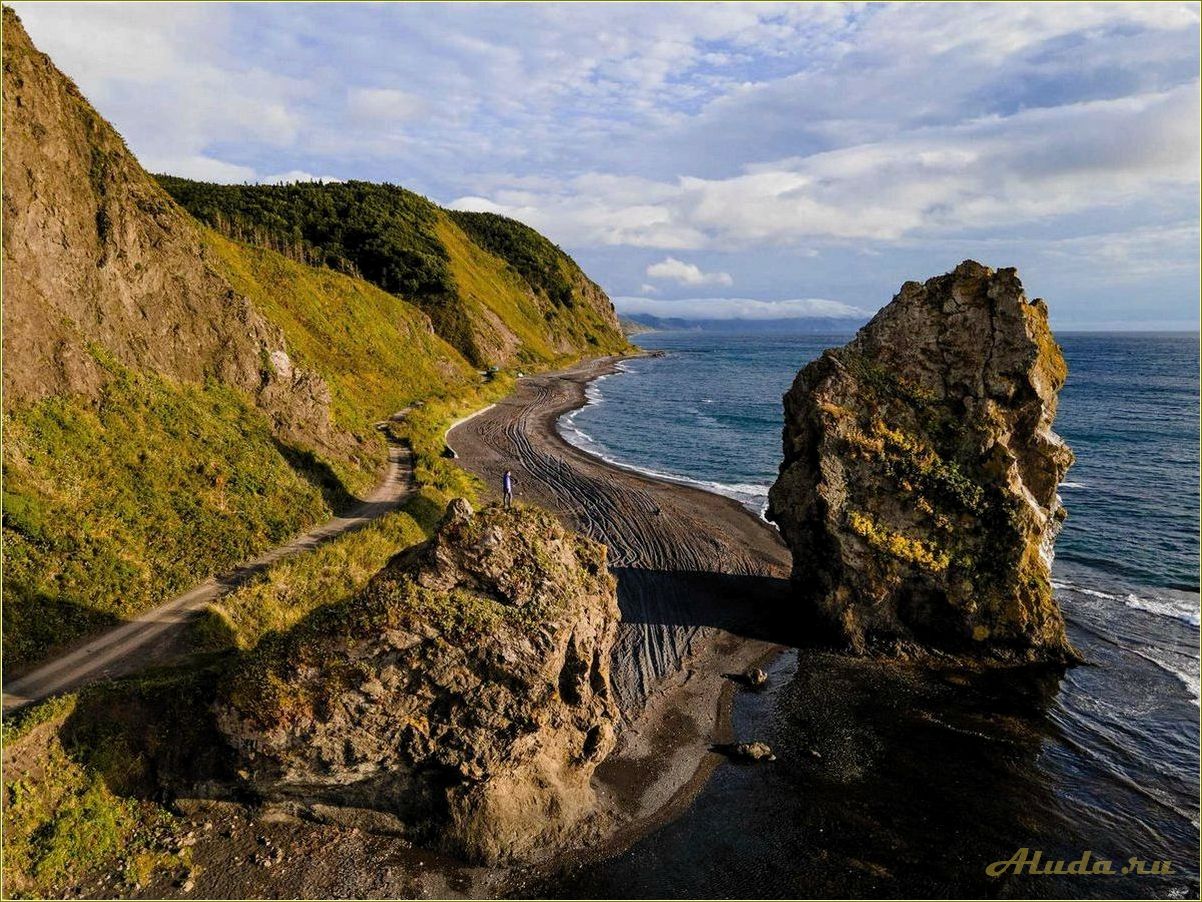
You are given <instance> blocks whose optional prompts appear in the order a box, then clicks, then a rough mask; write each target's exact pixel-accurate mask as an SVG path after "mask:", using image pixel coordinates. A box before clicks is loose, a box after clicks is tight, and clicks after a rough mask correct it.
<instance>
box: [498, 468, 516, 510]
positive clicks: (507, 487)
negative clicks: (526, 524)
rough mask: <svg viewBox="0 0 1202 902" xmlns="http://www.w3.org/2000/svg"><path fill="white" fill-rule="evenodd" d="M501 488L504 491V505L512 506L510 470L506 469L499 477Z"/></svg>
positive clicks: (511, 475) (511, 477)
mask: <svg viewBox="0 0 1202 902" xmlns="http://www.w3.org/2000/svg"><path fill="white" fill-rule="evenodd" d="M501 489H502V491H503V493H504V504H505V507H507V508H508V507H512V506H513V474H512V473H511V472H509V471H508V470H506V471H505V475H504V476H502V477H501Z"/></svg>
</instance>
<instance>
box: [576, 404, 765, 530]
mask: <svg viewBox="0 0 1202 902" xmlns="http://www.w3.org/2000/svg"><path fill="white" fill-rule="evenodd" d="M558 425H559V434H560V435H561V436H563V438H564V439H565V440H566V441H567V442H568V443H569V444H571V445H574V446H575V447H577V448H579V449H580V450H581V451H587V452H588V453H589V454H591V455H593V457H597V458H600V459H601V460H603V461H605V462H606V463H607V464H609V465H611V466H614V467H618V468H619V469H622V470H629V471H630V472H632V473H638V474H640V475H642V476H650V477H651V478H652V479H662V480H664V481H665V482H674V483H676V484H678V485H688V486H692V487H694V488H699V489H703V490H705V491H707V492H711V493H713V494H715V495H723V496H725V497H727V498H733V499H734V500H735V501H738V502H739V503H740V504H742V505H743V506H744V507H746V508H747V509H748V510H750V511H751V512H752V513H754V514H756V515H757V516H759V517H763V516H764V512H765V511H766V510H767V509H768V488H769V486H767V485H761V484H759V483H748V482H714V481H711V480H706V479H692V478H690V477H688V476H681V475H679V474H677V473H664V472H662V471H660V470H653V469H651V468H650V467H640V466H637V465H635V464H631V463H628V462H627V461H624V460H619V459H617V458H615V457H612V456H610V455H609V453H608V452H607V449H606V448H605V446H604V445H602V444H601V443H600V442H598V441H597V440H596V439H594V438H593V437H592V436H591V435H589V434H588V433H587V432H585V431H584V430H583V429H580V428H579V427H577V426H575V425H573V424H571V423H570V422H569V421H568V418H566V417H565V418H563V419H561V420H560V422H559V424H558Z"/></svg>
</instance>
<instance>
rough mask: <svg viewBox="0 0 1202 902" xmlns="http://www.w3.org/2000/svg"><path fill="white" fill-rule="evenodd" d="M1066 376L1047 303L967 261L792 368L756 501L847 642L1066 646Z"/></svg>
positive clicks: (1049, 655)
mask: <svg viewBox="0 0 1202 902" xmlns="http://www.w3.org/2000/svg"><path fill="white" fill-rule="evenodd" d="M1066 375H1067V370H1066V367H1065V363H1064V357H1063V355H1062V354H1061V352H1060V348H1059V347H1058V346H1057V345H1056V343H1055V341H1054V339H1053V338H1052V334H1051V332H1050V330H1049V328H1048V317H1047V307H1046V306H1045V304H1044V302H1043V301H1042V300H1035V301H1032V302H1028V301H1027V299H1026V296H1025V295H1024V293H1023V288H1022V284H1021V283H1020V282H1019V279H1018V275H1017V274H1016V272H1015V270H1013V269H1001V270H998V271H996V272H995V271H994V270H992V269H989V268H987V267H985V266H982V265H981V264H979V263H975V262H973V261H965V262H964V263H962V264H960V265H959V266H958V267H956V269H955V270H954V271H953V272H951V273H949V274H947V275H944V276H939V277H937V278H933V279H930V280H928V281H927V282H926V283H925V284H919V283H918V282H907V283H906V284H905V285H903V286H902V288H901V291H900V292H899V293H898V294H897V295H896V296H895V297H894V298H893V300H892V302H891V303H890V304H888V305H887V306H886V307H885V308H884V309H882V310H881V311H880V313H878V314H877V315H876V316H875V317H874V318H873V320H872V321H871V322H870V323H868V325H866V326H865V327H864V328H863V329H861V330H860V332H859V333H858V334H857V335H856V337H855V338H854V339H853V340H852V341H851V342H850V343H849V344H847V345H846V346H844V347H842V348H838V349H835V350H831V351H827V352H825V353H824V354H823V355H822V356H821V357H820V358H819V359H817V360H815V361H814V362H813V363H811V364H809V365H808V366H807V367H805V369H803V370H802V371H801V372H800V373H799V374H798V376H797V379H796V380H795V381H794V383H793V386H792V388H790V390H789V391H788V393H787V394H786V395H785V398H784V402H785V429H784V462H783V463H782V464H781V469H780V475H779V477H778V479H777V481H776V484H775V485H774V486H773V487H772V490H771V494H770V512H769V516H770V517H771V518H772V519H773V520H775V521H776V523H777V524H778V525H779V526H780V529H781V534H782V536H783V537H784V539H785V541H786V542H787V543H788V545H789V547H790V548H791V549H792V552H793V578H794V583H795V586H796V587H797V590H798V592H799V594H800V595H801V596H802V597H803V598H804V599H805V600H806V601H807V602H808V603H810V604H812V605H814V606H815V607H816V609H817V611H818V613H819V614H820V615H821V617H822V618H823V619H825V620H826V621H827V622H829V623H830V624H831V625H832V626H833V627H834V629H835V630H836V631H837V633H838V634H839V635H840V636H841V637H842V638H843V639H844V640H845V641H846V642H847V643H848V645H849V646H850V648H851V649H852V650H854V651H856V652H861V653H863V652H869V651H880V652H886V653H895V654H911V653H917V652H926V651H929V650H937V651H940V652H947V653H951V654H955V655H967V656H972V657H974V658H979V659H994V660H998V661H1004V662H1015V663H1017V662H1027V661H1057V662H1068V661H1072V660H1076V659H1077V657H1078V656H1077V653H1076V652H1075V651H1074V650H1073V648H1072V646H1071V645H1070V644H1069V641H1068V639H1067V637H1066V636H1065V631H1064V618H1063V617H1062V615H1061V613H1060V610H1059V607H1058V606H1057V604H1056V601H1055V599H1054V597H1053V594H1052V587H1051V582H1050V565H1051V557H1052V543H1053V541H1054V540H1055V537H1056V534H1057V533H1058V531H1059V529H1060V524H1061V522H1062V520H1063V519H1064V516H1065V512H1064V508H1063V507H1062V506H1061V503H1060V498H1059V497H1058V495H1057V486H1058V485H1059V483H1060V481H1061V480H1062V479H1063V477H1064V474H1065V472H1066V471H1067V470H1068V468H1069V466H1070V464H1071V463H1072V460H1073V455H1072V452H1071V451H1070V450H1069V449H1068V447H1067V446H1066V445H1065V444H1064V442H1063V441H1061V439H1060V438H1059V437H1058V436H1057V435H1056V434H1055V433H1054V432H1053V431H1052V421H1053V419H1054V417H1055V414H1056V403H1057V392H1058V391H1059V390H1060V388H1061V386H1062V385H1063V384H1064V380H1065V377H1066Z"/></svg>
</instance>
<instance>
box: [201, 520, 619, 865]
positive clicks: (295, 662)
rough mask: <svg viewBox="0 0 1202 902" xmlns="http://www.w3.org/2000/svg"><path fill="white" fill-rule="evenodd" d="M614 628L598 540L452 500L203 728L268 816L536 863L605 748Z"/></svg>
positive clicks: (285, 643) (580, 800) (261, 660)
mask: <svg viewBox="0 0 1202 902" xmlns="http://www.w3.org/2000/svg"><path fill="white" fill-rule="evenodd" d="M617 619H618V610H617V600H616V595H615V589H614V581H613V577H612V576H610V575H609V573H608V572H607V570H606V567H605V549H604V547H603V546H600V545H597V544H596V543H594V542H592V541H590V540H588V539H584V538H581V537H579V536H576V535H573V534H572V533H569V532H567V531H566V530H565V529H564V528H563V527H562V526H561V525H560V524H559V522H558V521H557V520H555V519H554V518H553V517H551V516H550V515H549V514H544V513H541V512H536V511H520V512H519V511H502V510H499V509H495V508H493V509H489V510H486V511H483V512H480V513H476V514H473V513H472V511H471V508H470V507H469V506H468V505H467V502H465V501H462V500H459V501H454V502H452V503H451V506H450V507H449V508H448V511H447V515H446V516H445V517H444V519H443V522H442V524H441V525H440V526H439V529H438V532H437V534H436V535H435V537H434V538H433V539H432V540H431V541H430V542H428V543H426V544H424V545H421V546H417V547H416V548H414V549H411V550H410V551H408V552H403V553H402V554H400V555H398V556H397V557H396V558H394V559H393V560H392V561H391V562H390V563H389V564H388V566H387V567H386V568H385V569H384V570H383V571H381V572H380V573H379V574H377V575H376V576H375V577H374V578H373V580H372V582H371V583H370V584H369V585H368V587H367V588H366V589H365V590H364V592H363V593H362V594H361V595H360V596H358V597H356V598H354V599H352V600H351V601H350V602H348V603H346V604H343V605H338V606H335V607H332V608H326V609H322V610H321V611H319V612H318V613H317V614H316V615H314V618H313V619H312V620H311V621H309V622H307V623H304V624H302V625H301V626H300V627H298V629H297V630H295V631H293V633H291V634H289V635H288V636H287V637H284V638H282V639H280V640H279V641H278V642H275V643H273V644H268V645H266V646H263V645H261V646H260V647H259V648H258V649H256V651H255V652H253V653H252V655H251V657H250V659H249V660H248V661H246V662H245V663H244V664H243V665H242V666H241V668H240V669H239V670H238V671H237V672H235V673H234V674H233V675H232V676H231V677H230V678H229V680H228V681H227V682H226V685H225V687H224V689H223V692H222V696H221V698H220V700H219V702H218V707H217V711H218V713H217V717H218V723H219V725H220V728H221V729H222V731H223V732H224V733H225V734H226V736H227V737H228V738H229V741H230V743H231V744H232V745H233V747H234V748H235V749H236V750H237V752H238V754H239V755H240V756H241V759H242V761H243V767H244V773H245V774H246V777H247V779H248V781H249V783H250V785H251V786H252V787H253V789H254V790H255V791H257V792H258V793H259V794H260V795H261V796H262V797H264V798H265V799H266V800H268V801H269V802H271V803H273V804H274V805H276V806H278V807H280V808H282V809H284V810H291V811H296V812H300V811H303V812H306V813H308V814H310V815H316V816H319V817H327V818H330V819H334V820H342V821H347V822H354V823H366V824H369V825H373V826H376V827H377V828H384V829H391V830H396V831H399V832H401V833H403V834H405V835H407V836H409V837H410V838H412V839H413V840H415V841H418V842H422V843H428V844H434V845H437V846H439V847H441V848H443V849H445V850H446V851H448V852H451V853H453V854H457V855H461V856H464V857H466V858H468V859H471V860H482V861H494V860H497V859H502V858H510V857H514V858H535V857H537V856H538V854H539V853H540V851H543V850H545V849H546V848H547V847H548V846H551V845H556V844H562V843H563V842H565V841H566V840H567V839H568V838H569V837H570V836H571V835H572V831H573V828H574V827H576V826H577V824H578V823H579V821H580V819H581V818H582V817H583V816H584V815H585V814H586V813H587V812H588V811H589V810H590V808H591V806H592V802H593V793H592V790H591V788H590V786H589V779H590V777H591V775H592V772H593V769H594V768H595V766H596V764H597V763H598V762H599V761H600V760H601V759H602V758H604V756H605V755H606V754H607V753H608V752H609V750H610V749H611V747H612V745H613V737H614V733H613V729H612V722H613V719H614V717H615V706H614V703H613V701H612V699H611V696H610V687H609V669H608V668H609V664H608V662H609V652H610V646H611V644H612V642H613V637H614V631H615V628H616V623H617Z"/></svg>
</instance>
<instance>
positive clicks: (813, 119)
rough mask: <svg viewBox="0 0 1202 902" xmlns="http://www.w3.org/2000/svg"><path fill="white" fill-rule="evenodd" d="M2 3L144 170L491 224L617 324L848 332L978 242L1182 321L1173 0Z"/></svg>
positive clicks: (1153, 323)
mask: <svg viewBox="0 0 1202 902" xmlns="http://www.w3.org/2000/svg"><path fill="white" fill-rule="evenodd" d="M12 5H13V6H14V7H15V8H16V9H17V11H18V13H19V14H20V15H21V18H22V20H23V21H24V23H25V25H26V28H27V29H28V31H29V33H30V35H31V36H32V37H33V40H34V42H35V43H36V44H38V46H39V47H40V48H41V49H42V50H43V51H45V52H47V53H49V54H50V55H51V56H52V58H53V59H54V61H55V62H56V63H57V65H58V66H59V68H61V69H62V70H63V71H64V72H66V73H67V74H68V75H70V76H71V77H72V78H73V79H74V80H75V81H76V83H77V84H78V85H79V87H80V88H81V89H82V90H83V92H84V93H85V94H86V95H87V97H88V98H89V99H90V100H91V101H92V103H93V104H94V105H95V106H96V107H97V109H98V110H99V111H100V113H101V114H102V115H104V116H105V117H106V118H107V119H108V120H109V121H110V122H112V123H113V124H114V125H115V126H116V128H117V130H118V131H120V132H121V134H122V135H123V136H124V138H125V139H126V141H127V143H128V144H129V146H130V148H131V149H132V150H133V151H134V153H135V154H137V156H138V158H139V159H140V160H141V162H142V164H143V165H144V166H145V167H146V168H147V169H149V170H151V171H154V172H170V173H173V174H177V175H183V176H189V177H193V178H198V179H206V180H210V181H221V182H260V181H263V182H272V181H288V180H298V179H311V178H325V179H367V180H371V181H388V182H393V183H396V184H401V185H404V186H405V187H407V188H410V189H412V190H415V191H418V192H420V193H422V194H424V195H426V196H428V197H430V198H431V199H433V200H435V201H437V202H438V203H441V204H444V205H446V206H450V207H454V208H461V209H473V210H490V211H495V212H499V213H504V214H506V215H509V216H513V217H515V218H517V219H520V220H522V221H523V222H526V223H528V224H530V225H531V226H534V227H535V228H537V229H539V230H540V231H542V232H543V233H544V234H546V235H547V236H548V237H550V238H551V239H552V240H554V241H555V242H556V243H558V244H559V245H560V246H562V247H563V248H565V249H566V250H567V251H569V252H570V253H571V254H572V255H573V256H574V257H575V258H576V259H577V261H578V262H579V263H580V264H581V265H582V266H583V267H584V269H585V271H586V272H588V273H589V274H590V275H591V276H592V277H593V278H594V279H595V280H596V281H597V282H599V283H600V284H601V286H602V287H603V288H605V289H606V291H607V292H608V293H609V294H610V296H611V297H613V298H614V300H615V302H616V303H617V305H618V308H619V309H620V310H627V311H633V310H641V311H645V312H651V313H656V314H659V315H666V316H706V317H725V316H743V317H756V318H767V319H771V318H775V317H778V316H790V317H794V316H843V315H846V316H848V317H849V318H853V319H854V318H857V317H859V318H861V319H862V318H864V317H866V316H867V315H868V314H870V313H871V312H872V311H875V310H876V309H877V308H879V307H880V306H881V305H882V304H884V303H886V302H888V300H889V299H890V297H891V296H892V295H893V294H894V293H895V292H896V291H897V290H898V288H899V287H900V286H901V284H902V283H903V282H904V281H906V280H909V279H918V280H922V279H925V278H928V277H930V276H933V275H938V274H940V273H943V272H946V271H948V270H950V269H951V268H952V267H954V266H955V265H956V264H957V263H958V262H960V261H961V260H963V259H966V258H972V259H976V260H979V261H981V262H982V263H985V264H987V265H990V266H994V267H1002V266H1016V267H1018V270H1019V274H1020V276H1021V277H1022V279H1023V283H1024V285H1025V286H1026V288H1027V292H1028V294H1029V295H1030V296H1031V297H1035V296H1042V297H1044V298H1046V299H1047V301H1048V305H1049V308H1050V310H1051V315H1052V322H1053V325H1054V326H1056V327H1057V328H1061V329H1174V328H1187V329H1196V328H1197V323H1198V307H1199V171H1200V159H1199V129H1200V119H1199V51H1198V48H1199V18H1200V6H1199V4H1198V3H1183V4H1176V3H1137V4H1131V5H1128V4H1115V3H1105V4H1097V5H1093V4H1088V3H1075V2H1074V3H1065V4H1058V3H1040V4H1030V5H1027V4H1022V3H1011V2H1005V3H957V4H930V5H928V4H918V3H902V4H896V5H894V4H876V3H872V4H862V3H850V4H837V3H836V4H812V5H811V4H774V3H759V4H750V5H742V4H733V3H729V4H728V3H722V4H712V5H711V4H702V3H696V4H641V3H625V4H612V5H607V4H596V5H594V4H575V3H573V4H555V3H539V4H516V5H500V4H487V5H475V4H466V3H465V4H445V5H443V4H413V5H402V4H353V5H352V4H341V3H340V4H289V3H270V4H268V3H263V4H258V3H241V4H189V3H162V4H158V3H137V4H69V3H54V4H39V3H29V2H14V3H12Z"/></svg>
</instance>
